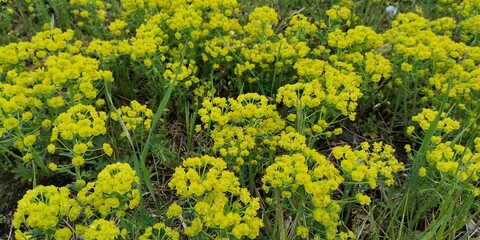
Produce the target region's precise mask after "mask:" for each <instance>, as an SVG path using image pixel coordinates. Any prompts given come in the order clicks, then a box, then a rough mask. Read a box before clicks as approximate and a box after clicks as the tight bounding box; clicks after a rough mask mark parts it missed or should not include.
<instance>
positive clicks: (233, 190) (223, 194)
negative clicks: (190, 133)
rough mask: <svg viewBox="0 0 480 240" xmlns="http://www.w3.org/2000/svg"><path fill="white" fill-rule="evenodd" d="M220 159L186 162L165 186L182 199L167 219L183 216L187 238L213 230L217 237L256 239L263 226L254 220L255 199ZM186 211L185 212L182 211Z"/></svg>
mask: <svg viewBox="0 0 480 240" xmlns="http://www.w3.org/2000/svg"><path fill="white" fill-rule="evenodd" d="M226 167H227V163H226V162H225V161H223V160H222V159H221V158H214V157H211V156H202V157H199V158H188V159H186V160H185V161H184V162H183V163H182V166H181V167H177V168H176V169H175V173H174V174H173V176H172V179H171V181H170V183H169V184H168V186H169V187H170V188H172V189H174V190H175V191H176V192H177V194H178V195H179V196H180V197H181V198H180V200H179V201H177V202H180V205H179V204H177V203H174V204H172V205H171V206H170V207H169V209H168V211H167V217H169V218H171V217H177V216H182V218H181V219H183V220H184V221H185V220H188V221H189V222H190V223H191V225H190V226H187V227H185V229H184V232H185V234H186V235H187V236H190V237H193V236H196V235H198V234H199V233H200V232H202V231H207V232H210V231H216V229H219V230H220V231H218V233H216V235H217V236H219V237H232V236H234V237H236V238H238V239H241V238H242V237H248V238H250V239H255V238H256V237H257V236H258V235H259V230H260V228H261V227H262V226H263V223H262V220H261V219H260V218H258V217H257V210H259V209H260V203H259V199H258V198H252V197H251V196H250V193H249V192H248V190H247V189H245V188H241V187H240V182H239V180H238V178H237V177H236V176H235V175H234V174H233V173H232V172H229V171H228V170H225V169H226ZM183 209H185V211H183Z"/></svg>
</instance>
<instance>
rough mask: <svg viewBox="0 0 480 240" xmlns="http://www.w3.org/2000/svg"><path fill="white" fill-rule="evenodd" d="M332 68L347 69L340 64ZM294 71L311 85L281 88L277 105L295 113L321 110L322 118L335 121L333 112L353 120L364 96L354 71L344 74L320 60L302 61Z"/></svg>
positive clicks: (304, 84)
mask: <svg viewBox="0 0 480 240" xmlns="http://www.w3.org/2000/svg"><path fill="white" fill-rule="evenodd" d="M335 64H337V65H340V66H346V67H349V66H348V65H345V64H343V63H341V62H336V63H335ZM322 66H323V67H322ZM316 67H320V68H316ZM295 68H296V69H297V71H298V72H299V74H300V75H302V74H304V75H305V76H310V77H313V79H312V80H311V81H310V82H305V83H301V82H300V83H295V84H286V85H284V86H282V87H280V88H279V89H278V93H277V96H276V101H277V103H283V104H284V105H285V106H287V107H289V108H290V107H295V108H297V109H303V108H309V109H317V108H320V109H322V110H321V111H323V112H324V114H328V115H329V116H331V117H334V118H335V117H337V116H338V115H339V114H337V113H335V112H340V114H341V115H344V116H348V117H349V118H350V119H351V120H354V119H355V115H356V113H355V109H356V108H357V105H358V104H357V100H358V99H359V98H360V97H361V96H362V95H363V94H362V92H361V90H360V88H359V87H360V84H361V83H362V78H361V77H360V76H358V75H356V74H355V73H354V72H353V67H352V68H351V69H350V70H351V72H348V73H345V71H343V70H339V69H337V68H336V67H334V66H331V65H330V64H327V63H325V62H323V61H320V60H304V61H299V62H297V64H295ZM309 69H315V70H309ZM321 69H323V71H322V70H321ZM316 76H318V77H316Z"/></svg>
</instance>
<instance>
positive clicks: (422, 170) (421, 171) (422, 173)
mask: <svg viewBox="0 0 480 240" xmlns="http://www.w3.org/2000/svg"><path fill="white" fill-rule="evenodd" d="M426 175H427V169H426V168H424V167H421V168H420V169H419V170H418V176H420V177H425V176H426Z"/></svg>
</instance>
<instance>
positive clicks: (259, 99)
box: [198, 93, 285, 170]
mask: <svg viewBox="0 0 480 240" xmlns="http://www.w3.org/2000/svg"><path fill="white" fill-rule="evenodd" d="M202 105H203V108H201V109H200V110H199V111H198V114H199V116H200V119H201V121H202V122H203V123H204V129H209V127H210V126H213V130H212V131H211V132H210V136H211V137H212V138H213V141H214V144H213V147H212V149H213V151H214V152H218V153H220V155H221V156H222V157H224V158H226V159H228V163H229V164H232V166H242V165H243V164H244V162H245V159H248V158H249V156H252V157H255V156H256V155H257V154H260V155H262V153H261V152H259V151H261V149H263V148H267V149H269V148H270V146H272V144H273V143H274V141H273V136H274V135H275V134H277V133H279V132H280V131H281V130H282V129H283V128H284V127H285V121H284V120H282V118H281V117H280V115H279V113H278V112H277V111H276V106H275V105H272V104H269V103H268V99H267V98H266V97H265V96H261V95H259V94H257V93H247V94H242V95H239V96H238V97H237V99H233V98H229V99H228V100H227V99H225V98H218V97H216V98H214V99H213V100H209V99H206V100H204V101H203V103H202ZM260 146H264V147H260ZM230 160H232V161H230ZM249 164H252V163H249ZM234 169H235V170H240V169H239V168H237V167H234Z"/></svg>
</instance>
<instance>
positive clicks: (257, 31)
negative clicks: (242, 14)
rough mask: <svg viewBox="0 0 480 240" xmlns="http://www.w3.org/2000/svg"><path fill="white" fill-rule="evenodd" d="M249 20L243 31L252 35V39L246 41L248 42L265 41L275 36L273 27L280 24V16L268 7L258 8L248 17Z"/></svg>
mask: <svg viewBox="0 0 480 240" xmlns="http://www.w3.org/2000/svg"><path fill="white" fill-rule="evenodd" d="M248 20H249V21H248V23H247V24H246V25H245V26H244V27H243V30H244V31H245V32H246V33H248V34H250V37H249V38H247V39H245V41H246V42H250V41H252V42H255V41H257V40H265V38H267V37H271V36H273V35H274V34H275V33H274V31H273V25H276V24H278V15H277V12H275V10H274V9H272V8H270V7H267V6H263V7H257V8H255V9H254V10H253V12H251V13H250V14H249V15H248Z"/></svg>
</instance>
